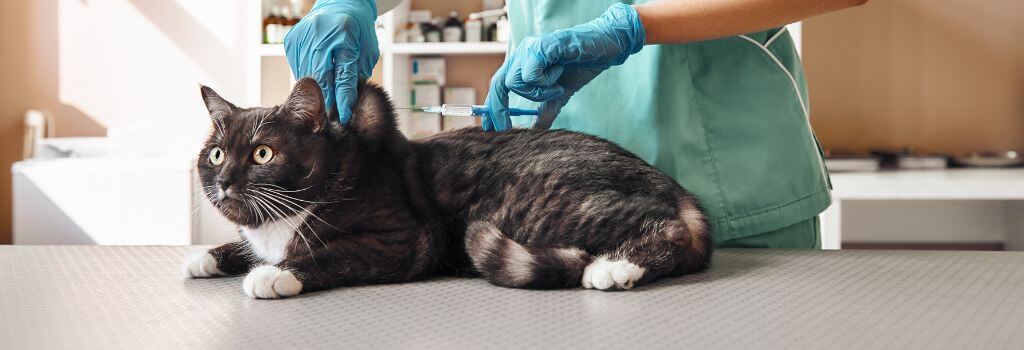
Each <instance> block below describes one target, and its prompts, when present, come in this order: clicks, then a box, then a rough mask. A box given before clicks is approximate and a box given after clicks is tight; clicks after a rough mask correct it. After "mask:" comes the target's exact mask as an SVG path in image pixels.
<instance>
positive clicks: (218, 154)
mask: <svg viewBox="0 0 1024 350" xmlns="http://www.w3.org/2000/svg"><path fill="white" fill-rule="evenodd" d="M223 163H224V151H223V150H221V149H220V147H214V148H213V149H212V150H210V164H213V165H221V164H223Z"/></svg>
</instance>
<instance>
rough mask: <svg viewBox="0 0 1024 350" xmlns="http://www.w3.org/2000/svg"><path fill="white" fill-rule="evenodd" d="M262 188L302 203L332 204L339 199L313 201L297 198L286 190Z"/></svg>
mask: <svg viewBox="0 0 1024 350" xmlns="http://www.w3.org/2000/svg"><path fill="white" fill-rule="evenodd" d="M260 189H261V190H266V191H269V192H270V193H274V194H277V195H280V196H284V197H286V198H288V199H291V200H294V201H296V202H301V203H308V204H332V203H337V202H338V201H328V202H325V201H311V200H305V199H301V198H296V197H295V196H291V195H288V194H286V193H284V192H281V191H277V190H275V189H273V188H265V187H264V188H260Z"/></svg>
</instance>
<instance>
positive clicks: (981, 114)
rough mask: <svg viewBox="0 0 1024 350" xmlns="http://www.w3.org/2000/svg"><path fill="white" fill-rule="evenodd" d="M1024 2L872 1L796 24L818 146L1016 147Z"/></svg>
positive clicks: (1023, 96)
mask: <svg viewBox="0 0 1024 350" xmlns="http://www.w3.org/2000/svg"><path fill="white" fill-rule="evenodd" d="M1021 14H1024V2H1022V1H1019V0H989V1H982V2H978V1H972V0H879V1H872V2H870V3H868V4H867V5H865V6H862V7H858V8H854V9H850V10H847V11H843V12H839V13H834V14H829V15H824V16H820V17H817V18H812V19H810V20H808V21H806V22H805V24H804V63H805V67H806V71H807V77H808V82H809V85H810V92H809V93H810V99H811V118H812V121H813V124H814V127H815V129H816V131H817V132H818V135H819V137H820V138H821V141H822V144H823V145H824V146H825V147H827V148H832V149H840V150H854V151H866V150H868V149H869V148H873V147H901V146H913V147H920V148H923V149H927V150H932V151H939V152H961V151H974V150H1001V149H1018V150H1024V39H1022V38H1024V19H1022V17H1021Z"/></svg>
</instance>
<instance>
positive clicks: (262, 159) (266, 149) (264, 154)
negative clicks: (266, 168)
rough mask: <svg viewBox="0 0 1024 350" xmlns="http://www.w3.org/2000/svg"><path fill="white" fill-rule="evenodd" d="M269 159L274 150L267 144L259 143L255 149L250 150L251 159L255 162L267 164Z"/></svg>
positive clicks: (272, 155)
mask: <svg viewBox="0 0 1024 350" xmlns="http://www.w3.org/2000/svg"><path fill="white" fill-rule="evenodd" d="M271 159H274V150H273V149H271V148H270V146H267V145H260V146H259V147H256V150H254V151H252V160H253V161H255V162H256V164H267V162H269V161H270V160H271Z"/></svg>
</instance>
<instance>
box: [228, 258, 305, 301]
mask: <svg viewBox="0 0 1024 350" xmlns="http://www.w3.org/2000/svg"><path fill="white" fill-rule="evenodd" d="M242 290H243V291H245V294H246V295H248V296H249V297H251V298H257V299H274V298H287V297H290V296H294V295H298V294H299V292H301V291H302V282H299V279H298V278H295V274H293V273H292V272H291V271H288V270H282V269H281V268H279V267H277V266H274V265H263V266H259V267H256V268H254V269H252V271H249V274H248V275H246V276H245V279H244V280H242Z"/></svg>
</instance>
